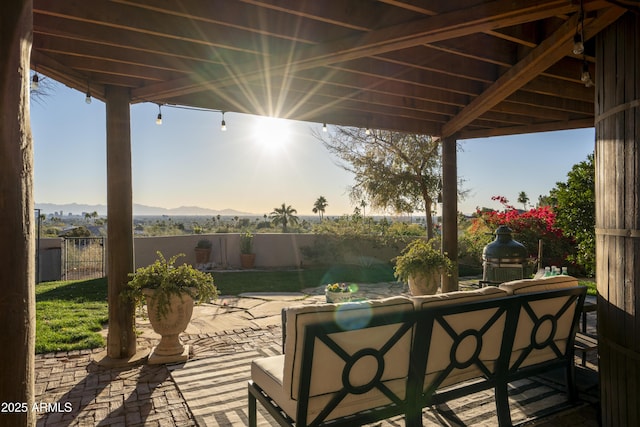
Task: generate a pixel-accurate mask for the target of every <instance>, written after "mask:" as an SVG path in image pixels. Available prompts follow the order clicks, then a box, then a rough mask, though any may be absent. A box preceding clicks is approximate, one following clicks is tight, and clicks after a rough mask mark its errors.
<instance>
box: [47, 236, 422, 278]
mask: <svg viewBox="0 0 640 427" xmlns="http://www.w3.org/2000/svg"><path fill="white" fill-rule="evenodd" d="M240 236H241V234H239V233H216V234H194V235H185V236H160V237H136V238H134V257H135V258H134V260H135V268H138V267H142V266H145V265H149V264H151V263H153V261H154V260H155V259H156V257H157V255H156V252H157V251H160V252H162V254H163V255H164V256H165V257H166V258H169V257H171V256H173V255H177V254H180V253H183V254H185V257H184V258H181V260H182V261H184V262H186V263H189V264H193V265H196V256H195V247H196V244H197V243H198V241H199V240H202V239H206V240H209V241H210V242H211V257H210V262H209V264H208V265H207V266H206V267H207V268H208V269H237V268H240ZM411 239H413V238H407V239H406V240H405V241H394V242H389V243H384V244H382V243H380V242H379V241H377V240H376V239H373V238H369V237H367V236H359V237H353V238H338V237H335V236H328V235H316V234H295V233H286V234H283V233H258V234H255V235H254V237H253V252H254V253H255V254H256V258H255V268H264V269H278V268H301V267H309V266H313V265H323V264H324V265H326V264H334V263H336V264H344V263H347V264H359V265H374V264H379V263H389V262H390V260H391V259H392V258H393V257H395V256H396V255H398V254H399V253H400V250H401V249H402V248H403V247H404V246H405V244H406V243H407V242H408V241H410V240H411ZM61 245H62V239H60V238H43V239H41V240H40V254H41V256H40V263H39V266H40V277H41V281H50V280H60V278H61V269H63V268H64V267H63V266H62V267H61V263H62V261H61V250H60V249H61ZM105 246H106V240H105ZM105 250H106V248H105ZM105 258H106V257H105ZM105 270H106V268H105Z"/></svg>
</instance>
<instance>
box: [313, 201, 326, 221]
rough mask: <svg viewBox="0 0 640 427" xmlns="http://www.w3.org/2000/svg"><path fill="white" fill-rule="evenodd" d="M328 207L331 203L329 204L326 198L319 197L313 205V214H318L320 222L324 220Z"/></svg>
mask: <svg viewBox="0 0 640 427" xmlns="http://www.w3.org/2000/svg"><path fill="white" fill-rule="evenodd" d="M327 206H329V203H327V199H325V197H324V196H320V197H318V200H316V201H315V203H314V204H313V213H317V214H318V215H319V216H320V221H322V220H323V219H324V212H325V210H326V209H327Z"/></svg>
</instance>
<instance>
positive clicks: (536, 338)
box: [500, 276, 578, 369]
mask: <svg viewBox="0 0 640 427" xmlns="http://www.w3.org/2000/svg"><path fill="white" fill-rule="evenodd" d="M576 286H578V279H576V278H575V277H571V276H551V277H543V278H540V279H525V280H514V281H512V282H507V283H503V284H501V285H500V289H504V290H505V291H506V292H507V293H509V294H510V295H523V294H528V293H532V292H544V291H551V290H556V289H566V288H573V287H576ZM568 301H569V297H560V298H551V299H544V300H539V301H531V302H528V303H527V304H526V305H524V306H523V307H522V309H521V310H520V316H519V318H518V328H517V333H516V337H515V341H514V344H513V348H512V354H511V367H512V368H514V369H515V368H521V367H526V366H529V365H534V364H536V363H542V362H546V361H548V360H553V359H555V358H556V357H557V353H558V352H559V353H561V354H565V353H566V351H567V342H568V338H569V336H570V334H571V325H572V324H573V318H574V315H575V311H576V305H575V304H571V305H569V306H567V303H568ZM545 342H548V345H543V343H545Z"/></svg>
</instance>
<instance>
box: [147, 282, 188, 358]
mask: <svg viewBox="0 0 640 427" xmlns="http://www.w3.org/2000/svg"><path fill="white" fill-rule="evenodd" d="M155 292H156V291H155V290H154V289H143V293H144V296H145V299H146V301H147V313H148V315H149V321H150V322H151V327H152V328H153V330H154V331H155V332H156V333H157V334H158V335H160V336H161V339H160V343H159V344H158V345H157V346H156V347H154V348H153V349H152V350H151V354H150V355H149V363H152V364H153V363H168V362H179V361H184V360H187V359H188V357H189V347H188V346H184V345H182V343H181V342H180V334H181V333H182V332H184V330H185V329H187V326H188V325H189V321H191V315H192V314H193V305H194V301H193V298H191V296H190V295H189V294H187V293H183V294H180V295H171V297H170V299H169V306H170V307H169V310H168V312H167V313H166V315H165V316H161V315H160V314H159V312H158V300H157V298H156V296H155Z"/></svg>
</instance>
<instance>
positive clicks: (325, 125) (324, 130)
mask: <svg viewBox="0 0 640 427" xmlns="http://www.w3.org/2000/svg"><path fill="white" fill-rule="evenodd" d="M322 132H327V124H326V123H323V124H322Z"/></svg>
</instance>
